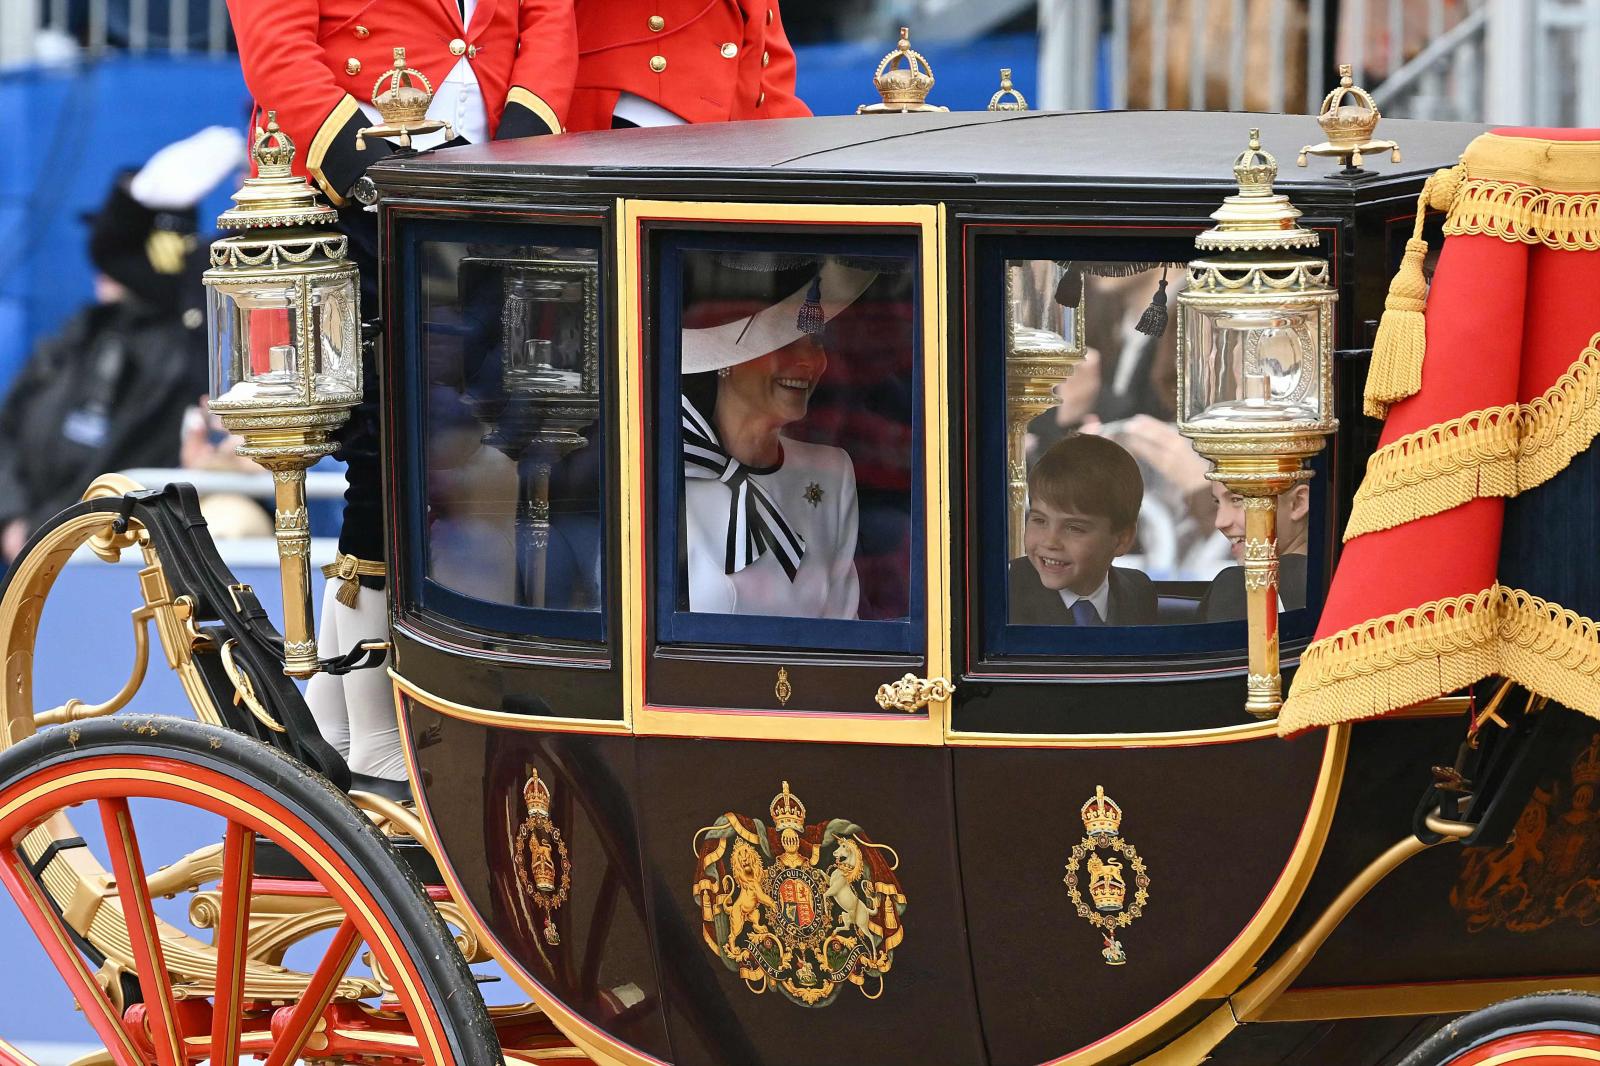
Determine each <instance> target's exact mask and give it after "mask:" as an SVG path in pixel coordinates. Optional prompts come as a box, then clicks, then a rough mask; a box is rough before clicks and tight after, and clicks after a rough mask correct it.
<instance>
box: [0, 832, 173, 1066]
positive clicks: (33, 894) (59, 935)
mask: <svg viewBox="0 0 1600 1066" xmlns="http://www.w3.org/2000/svg"><path fill="white" fill-rule="evenodd" d="M0 882H4V883H5V886H6V890H7V891H8V892H10V893H11V898H12V900H13V901H14V902H15V903H16V905H17V909H18V910H20V911H21V912H22V914H23V917H24V918H26V919H27V922H28V926H29V927H30V928H31V929H32V930H33V935H34V937H35V938H36V939H37V940H38V941H39V943H40V945H42V946H43V947H44V950H45V952H46V953H47V954H48V955H49V956H50V961H51V962H53V963H55V967H56V969H57V970H58V971H59V972H60V973H61V977H62V979H63V980H65V981H66V982H67V987H68V988H69V989H71V991H72V994H73V996H74V997H75V998H76V999H77V1001H78V1005H79V1006H80V1007H82V1008H83V1013H84V1016H85V1017H86V1018H87V1019H88V1020H89V1024H90V1025H91V1026H93V1027H94V1031H95V1034H96V1035H98V1036H99V1037H100V1040H101V1042H102V1043H104V1044H105V1046H106V1047H107V1048H109V1049H110V1050H111V1054H112V1056H113V1057H114V1058H115V1060H116V1062H117V1066H143V1063H144V1057H143V1056H142V1055H140V1054H139V1051H138V1049H137V1048H136V1047H135V1046H134V1043H133V1040H132V1039H131V1038H130V1037H129V1036H128V1031H127V1029H126V1027H124V1025H123V1024H122V1017H121V1015H119V1014H118V1013H117V1009H116V1007H114V1006H112V1004H111V1000H110V999H109V998H108V997H107V996H106V994H105V991H104V990H103V989H101V987H100V984H99V982H98V981H96V980H95V978H94V975H93V974H91V973H90V972H89V967H88V966H87V965H85V963H84V961H83V956H82V955H81V954H79V953H78V949H77V946H76V945H74V944H73V942H72V937H71V936H70V935H69V934H68V932H67V928H66V926H65V925H63V924H62V921H61V919H60V918H59V917H57V915H56V910H55V908H54V907H52V906H51V905H50V902H49V901H48V900H46V899H45V897H44V893H43V892H41V891H40V889H39V885H38V882H36V881H35V880H34V879H33V875H32V874H31V873H29V872H28V868H27V867H26V866H25V865H24V864H23V862H22V858H21V856H19V855H18V854H17V852H16V849H15V848H12V847H6V848H3V849H0Z"/></svg>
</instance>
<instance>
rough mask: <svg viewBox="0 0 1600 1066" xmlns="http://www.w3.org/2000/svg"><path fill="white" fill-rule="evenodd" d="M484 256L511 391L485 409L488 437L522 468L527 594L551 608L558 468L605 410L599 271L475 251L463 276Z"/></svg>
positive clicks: (521, 579) (530, 601)
mask: <svg viewBox="0 0 1600 1066" xmlns="http://www.w3.org/2000/svg"><path fill="white" fill-rule="evenodd" d="M479 264H481V265H485V266H489V267H492V268H496V269H498V270H499V271H500V272H501V278H502V280H501V286H502V289H501V301H502V302H501V308H500V333H501V364H500V372H501V385H502V394H501V396H500V397H498V398H496V399H495V400H493V401H490V402H487V403H486V402H484V401H479V404H478V405H479V410H478V411H477V412H476V413H477V416H478V418H479V420H480V421H482V422H483V423H485V424H486V425H487V426H488V427H489V433H488V435H487V436H485V437H484V438H483V440H484V443H485V444H487V445H489V446H490V447H492V448H494V449H496V450H497V451H499V452H500V453H501V454H503V455H505V456H506V458H508V459H510V460H511V461H512V462H513V463H514V464H516V468H517V511H516V517H515V519H514V523H515V524H514V530H515V539H516V548H517V575H516V580H517V602H518V603H519V604H521V605H523V606H527V607H544V606H547V603H546V599H547V595H546V591H547V580H546V577H547V571H548V568H549V558H550V532H551V526H550V477H551V473H552V471H553V469H554V467H555V465H556V464H557V463H559V462H560V461H561V460H562V459H563V458H565V457H566V456H567V455H570V454H571V453H573V452H575V451H577V450H579V449H580V448H583V447H586V446H587V445H588V443H589V440H588V438H587V437H585V436H584V435H583V430H584V429H585V428H586V427H588V426H590V425H592V424H593V423H594V421H595V420H596V419H597V418H599V417H600V378H599V366H600V351H599V333H598V320H597V318H596V315H597V313H598V306H599V304H598V299H599V292H598V289H599V276H598V273H597V271H596V269H595V267H594V265H593V264H589V263H581V262H562V261H557V260H524V261H504V260H501V261H497V260H486V259H476V258H469V259H466V260H464V261H463V263H462V273H461V276H462V279H463V284H466V282H467V279H469V278H473V277H477V276H479V275H480V272H478V271H474V270H473V269H472V267H473V266H474V265H479ZM491 408H493V409H491Z"/></svg>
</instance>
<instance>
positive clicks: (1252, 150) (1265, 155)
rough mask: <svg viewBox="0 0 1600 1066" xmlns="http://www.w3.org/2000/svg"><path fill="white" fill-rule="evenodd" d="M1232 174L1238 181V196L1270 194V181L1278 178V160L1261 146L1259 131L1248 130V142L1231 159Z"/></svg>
mask: <svg viewBox="0 0 1600 1066" xmlns="http://www.w3.org/2000/svg"><path fill="white" fill-rule="evenodd" d="M1233 176H1234V178H1235V179H1237V180H1238V182H1239V195H1240V196H1271V195H1272V183H1273V182H1275V181H1277V180H1278V161H1277V160H1276V159H1275V158H1273V155H1272V153H1271V152H1269V151H1267V150H1266V149H1264V148H1262V147H1261V131H1260V130H1259V129H1252V130H1251V131H1250V144H1249V147H1247V148H1246V149H1245V150H1244V151H1242V152H1240V153H1239V157H1238V158H1237V159H1235V160H1234V161H1233Z"/></svg>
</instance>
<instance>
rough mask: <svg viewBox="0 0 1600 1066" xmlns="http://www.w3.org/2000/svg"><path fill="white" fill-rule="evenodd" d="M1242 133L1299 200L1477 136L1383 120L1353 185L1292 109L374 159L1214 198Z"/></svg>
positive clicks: (562, 143) (427, 180) (880, 126)
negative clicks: (1262, 150) (1397, 148)
mask: <svg viewBox="0 0 1600 1066" xmlns="http://www.w3.org/2000/svg"><path fill="white" fill-rule="evenodd" d="M1250 127H1259V128H1260V129H1261V132H1262V142H1263V144H1264V145H1265V146H1266V147H1267V149H1268V150H1269V151H1272V152H1273V153H1274V154H1275V155H1276V156H1277V157H1278V161H1279V172H1278V185H1279V187H1280V188H1281V189H1282V190H1283V191H1285V192H1288V193H1290V194H1291V195H1293V196H1294V197H1295V198H1296V199H1297V201H1300V200H1304V201H1306V202H1317V201H1329V202H1338V201H1340V200H1344V199H1347V198H1350V197H1352V196H1356V195H1358V194H1357V193H1356V192H1355V190H1369V189H1371V190H1377V189H1385V190H1388V189H1392V188H1393V186H1395V185H1405V186H1411V185H1413V183H1414V182H1415V181H1416V179H1418V178H1419V177H1422V176H1425V175H1427V174H1429V173H1431V172H1432V171H1433V170H1434V169H1436V168H1438V167H1443V166H1449V165H1451V164H1453V163H1454V162H1455V161H1456V159H1457V157H1458V156H1459V154H1460V152H1461V151H1462V149H1463V148H1465V147H1466V145H1467V143H1468V142H1469V141H1470V140H1471V139H1472V138H1473V137H1474V136H1476V135H1477V134H1478V133H1480V132H1482V130H1483V129H1484V127H1482V126H1479V125H1475V124H1470V123H1441V122H1417V121H1405V120H1398V121H1385V122H1384V124H1383V126H1382V131H1383V134H1384V135H1385V136H1388V137H1392V138H1394V139H1395V140H1396V141H1398V142H1399V143H1400V144H1401V145H1402V146H1403V151H1404V158H1403V161H1402V162H1401V163H1398V164H1393V163H1390V162H1389V160H1388V158H1387V156H1383V157H1382V158H1381V161H1380V160H1378V159H1375V160H1373V161H1372V165H1371V166H1370V167H1369V170H1368V176H1367V177H1363V178H1359V179H1356V180H1354V181H1330V180H1328V179H1329V177H1330V176H1331V175H1332V174H1333V173H1334V171H1335V169H1336V166H1337V164H1336V163H1335V162H1334V161H1333V160H1330V159H1327V158H1313V159H1312V160H1311V163H1310V166H1308V167H1305V168H1301V167H1297V166H1295V165H1294V156H1295V154H1296V153H1297V152H1298V151H1299V149H1300V147H1301V146H1302V145H1305V144H1308V143H1313V142H1315V141H1317V140H1319V139H1320V135H1321V131H1320V130H1318V128H1317V126H1316V124H1315V122H1314V121H1312V120H1311V119H1310V118H1308V117H1307V116H1304V115H1263V114H1231V113H1205V112H1175V111H1115V112H1112V111H1101V112H1045V111H1030V112H986V111H978V112H945V113H932V114H926V113H925V114H911V115H885V116H873V117H856V116H836V117H823V118H809V119H783V120H775V121H765V122H739V123H718V124H706V125H697V126H679V127H666V128H659V129H640V130H623V131H606V132H598V133H573V134H566V135H563V136H560V137H549V138H531V139H525V140H518V141H508V142H494V143H489V144H484V145H471V146H465V147H461V148H455V149H448V150H445V151H440V152H434V153H427V154H423V155H418V156H411V157H407V158H403V159H395V160H392V161H389V162H386V163H385V164H384V165H383V167H382V168H381V169H382V171H383V173H384V175H385V177H384V178H382V179H380V180H383V181H384V183H385V184H393V185H410V184H413V183H418V184H424V185H433V184H435V183H439V184H448V185H462V184H465V185H468V186H475V187H477V188H482V189H485V190H486V191H487V189H488V188H489V186H488V184H487V182H488V180H489V179H498V178H505V179H510V180H512V181H515V182H516V183H517V184H519V185H526V184H527V183H529V182H533V183H539V184H542V183H543V182H546V181H550V180H551V179H554V180H556V181H558V182H561V183H562V184H565V183H566V182H567V181H569V180H574V179H576V180H578V181H585V179H587V181H585V183H586V184H590V185H596V184H604V183H605V179H608V178H609V179H630V180H633V181H637V180H639V179H657V180H659V181H660V182H663V183H667V184H669V185H670V184H672V183H674V182H678V181H684V182H687V181H688V180H693V181H694V182H695V186H694V190H693V195H694V197H695V198H701V197H702V196H706V195H721V194H725V193H728V192H730V190H729V187H728V186H726V185H720V184H719V182H718V179H719V178H726V179H732V180H735V181H737V182H738V183H739V188H738V189H737V192H736V193H735V194H736V195H739V196H740V197H741V198H748V196H749V195H750V194H751V193H752V192H755V191H756V189H757V188H759V189H760V190H761V193H760V194H761V195H768V194H772V195H780V194H781V190H782V188H783V187H784V186H788V185H790V184H791V183H799V184H805V183H808V182H815V181H819V180H827V181H835V182H843V183H849V184H850V186H851V187H862V188H865V187H873V188H875V189H876V195H877V196H881V195H883V191H884V190H883V188H882V187H883V186H884V185H885V184H888V185H891V186H896V185H898V186H900V187H903V188H904V190H905V192H906V193H908V194H911V195H912V196H915V197H916V198H927V196H928V195H929V193H930V192H933V191H934V189H938V190H939V191H938V193H937V195H938V197H939V198H952V199H959V198H966V197H968V196H973V197H978V198H983V197H986V196H994V195H1000V196H1004V195H1006V193H1007V192H1008V191H1014V190H1016V189H1017V188H1018V187H1019V186H1028V187H1039V186H1043V187H1046V188H1054V189H1059V190H1061V191H1062V192H1063V193H1066V194H1067V195H1071V193H1070V192H1069V190H1073V189H1076V190H1079V192H1080V193H1081V192H1083V191H1092V190H1095V189H1103V188H1105V187H1108V186H1115V187H1124V188H1126V187H1154V188H1156V189H1171V190H1176V189H1182V188H1194V189H1195V190H1196V191H1197V192H1201V191H1203V195H1204V197H1205V198H1207V199H1214V198H1215V196H1216V191H1215V190H1218V189H1226V188H1228V187H1230V186H1231V185H1232V184H1233V180H1232V166H1233V161H1234V158H1235V157H1236V156H1237V155H1238V153H1239V151H1240V150H1241V149H1242V148H1243V147H1244V143H1245V137H1246V132H1247V130H1248V129H1249V128H1250ZM462 179H467V181H465V182H463V181H462ZM757 182H759V183H760V184H759V186H757V185H755V183H757ZM930 187H932V188H930ZM396 191H399V190H396ZM840 193H841V196H840V198H841V199H844V198H848V197H847V196H846V195H844V194H843V190H840ZM1362 198H1365V197H1362Z"/></svg>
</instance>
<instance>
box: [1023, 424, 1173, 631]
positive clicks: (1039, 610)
mask: <svg viewBox="0 0 1600 1066" xmlns="http://www.w3.org/2000/svg"><path fill="white" fill-rule="evenodd" d="M1143 500H1144V479H1143V478H1142V477H1140V476H1139V464H1138V463H1136V462H1135V461H1134V458H1133V456H1131V455H1129V454H1128V453H1127V452H1126V451H1124V450H1123V449H1122V448H1121V447H1119V446H1118V445H1116V444H1114V443H1113V442H1111V441H1109V440H1107V439H1106V438H1104V437H1094V436H1088V435H1085V434H1080V433H1075V434H1073V435H1071V436H1068V437H1064V438H1063V439H1061V440H1060V441H1058V442H1056V443H1055V444H1054V445H1053V446H1051V448H1050V449H1049V450H1048V451H1047V452H1045V453H1044V455H1042V456H1041V457H1040V458H1039V461H1038V462H1037V463H1035V464H1034V467H1033V470H1032V471H1030V472H1029V474H1028V516H1027V521H1026V523H1025V525H1024V529H1023V534H1022V550H1023V552H1024V555H1023V557H1022V558H1021V559H1013V560H1012V561H1011V572H1010V575H1009V577H1008V581H1007V584H1008V588H1009V590H1010V597H1011V600H1010V606H1011V622H1012V624H1014V625H1080V626H1084V625H1089V626H1096V625H1113V626H1144V625H1154V624H1156V590H1155V586H1154V585H1152V584H1151V583H1150V579H1149V578H1148V577H1146V576H1145V575H1144V573H1142V572H1141V571H1138V570H1134V569H1131V568H1128V567H1121V566H1112V565H1111V561H1112V560H1113V559H1115V558H1117V556H1119V555H1124V554H1126V553H1127V551H1128V549H1129V548H1131V547H1132V546H1133V536H1134V529H1135V526H1136V525H1137V523H1138V520H1139V505H1140V503H1141V502H1143Z"/></svg>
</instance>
